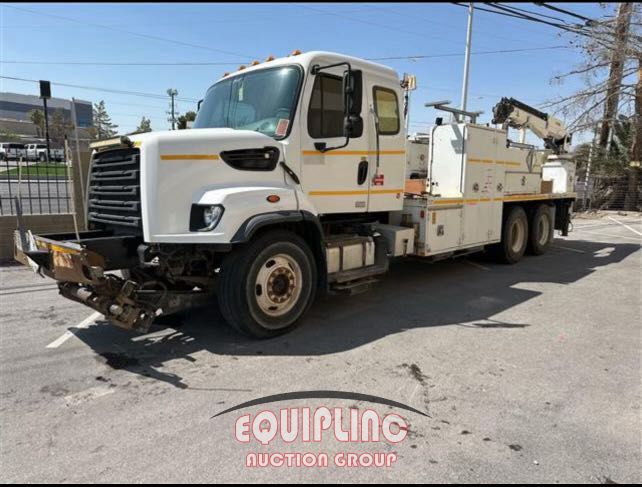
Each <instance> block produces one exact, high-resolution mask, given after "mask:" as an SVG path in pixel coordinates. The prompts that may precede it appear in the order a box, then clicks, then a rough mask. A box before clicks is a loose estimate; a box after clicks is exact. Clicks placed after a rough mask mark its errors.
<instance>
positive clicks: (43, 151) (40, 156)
mask: <svg viewBox="0 0 642 487" xmlns="http://www.w3.org/2000/svg"><path fill="white" fill-rule="evenodd" d="M27 160H28V161H40V162H46V161H47V145H46V144H27ZM49 160H50V161H56V162H61V161H64V160H65V151H64V150H63V149H49Z"/></svg>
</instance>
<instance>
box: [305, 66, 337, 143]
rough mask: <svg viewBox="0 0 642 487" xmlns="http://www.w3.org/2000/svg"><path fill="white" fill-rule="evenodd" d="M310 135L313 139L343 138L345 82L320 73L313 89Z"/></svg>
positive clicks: (309, 125) (309, 112)
mask: <svg viewBox="0 0 642 487" xmlns="http://www.w3.org/2000/svg"><path fill="white" fill-rule="evenodd" d="M308 133H309V134H310V137H312V138H313V139H323V138H328V137H343V80H342V78H340V77H339V76H332V75H330V74H325V73H320V74H317V75H316V78H315V80H314V86H313V87H312V97H311V99H310V108H309V110H308Z"/></svg>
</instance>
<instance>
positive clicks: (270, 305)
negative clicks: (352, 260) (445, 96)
mask: <svg viewBox="0 0 642 487" xmlns="http://www.w3.org/2000/svg"><path fill="white" fill-rule="evenodd" d="M316 283H317V269H316V263H315V260H314V256H313V255H312V252H311V251H310V248H309V247H308V245H307V244H306V243H305V241H304V240H303V239H302V238H301V237H299V236H298V235H296V234H294V233H292V232H286V231H274V232H269V233H267V234H264V235H262V236H260V237H259V238H257V239H256V240H254V241H252V242H250V243H249V244H247V245H246V246H244V247H242V248H239V249H237V250H235V251H233V252H232V253H231V254H229V255H228V256H227V257H226V258H225V260H224V261H223V263H222V265H221V268H220V272H219V280H218V302H219V308H220V310H221V314H222V315H223V318H224V319H225V321H226V322H227V323H228V324H229V325H231V326H232V327H234V328H235V329H237V330H238V331H240V332H242V333H244V334H246V335H250V336H253V337H256V338H269V337H273V336H277V335H281V334H283V333H287V332H289V331H291V330H292V329H294V328H295V327H296V326H297V324H298V322H299V320H300V318H301V317H302V316H303V314H304V313H305V312H306V311H307V309H308V308H309V307H310V305H311V304H312V300H313V298H314V296H315V294H316Z"/></svg>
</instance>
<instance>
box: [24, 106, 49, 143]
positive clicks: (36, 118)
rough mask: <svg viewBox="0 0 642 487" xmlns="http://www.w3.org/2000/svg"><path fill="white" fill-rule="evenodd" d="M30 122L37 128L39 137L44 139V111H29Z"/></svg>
mask: <svg viewBox="0 0 642 487" xmlns="http://www.w3.org/2000/svg"><path fill="white" fill-rule="evenodd" d="M27 116H28V117H29V120H30V121H31V123H33V124H34V125H35V126H36V133H37V134H38V137H42V135H43V134H44V133H45V113H44V112H43V111H42V110H37V109H34V110H29V113H27Z"/></svg>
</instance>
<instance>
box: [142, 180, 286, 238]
mask: <svg viewBox="0 0 642 487" xmlns="http://www.w3.org/2000/svg"><path fill="white" fill-rule="evenodd" d="M270 195H277V196H278V197H279V201H278V202H276V203H270V202H269V201H268V200H267V197H268V196H270ZM193 204H198V205H222V206H223V208H225V212H224V213H223V216H222V217H221V221H220V222H219V224H218V225H217V226H216V228H214V229H213V230H212V231H209V232H198V231H194V232H191V231H189V230H186V232H185V233H177V234H157V235H152V236H151V237H150V242H152V243H204V244H207V243H211V244H215V243H216V244H218V243H232V242H233V238H234V236H235V235H236V234H237V232H238V230H239V228H240V227H241V225H243V224H244V223H245V222H247V221H248V220H249V219H250V218H251V217H253V216H256V215H259V214H263V213H274V212H286V213H287V212H292V211H297V210H298V203H297V198H296V195H295V192H294V190H293V189H292V188H288V187H283V186H250V187H225V188H217V189H210V190H207V191H204V192H202V193H201V194H200V195H198V196H197V197H196V198H194V199H193ZM188 221H189V214H187V215H185V222H186V223H187V222H188ZM186 228H187V227H186Z"/></svg>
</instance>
